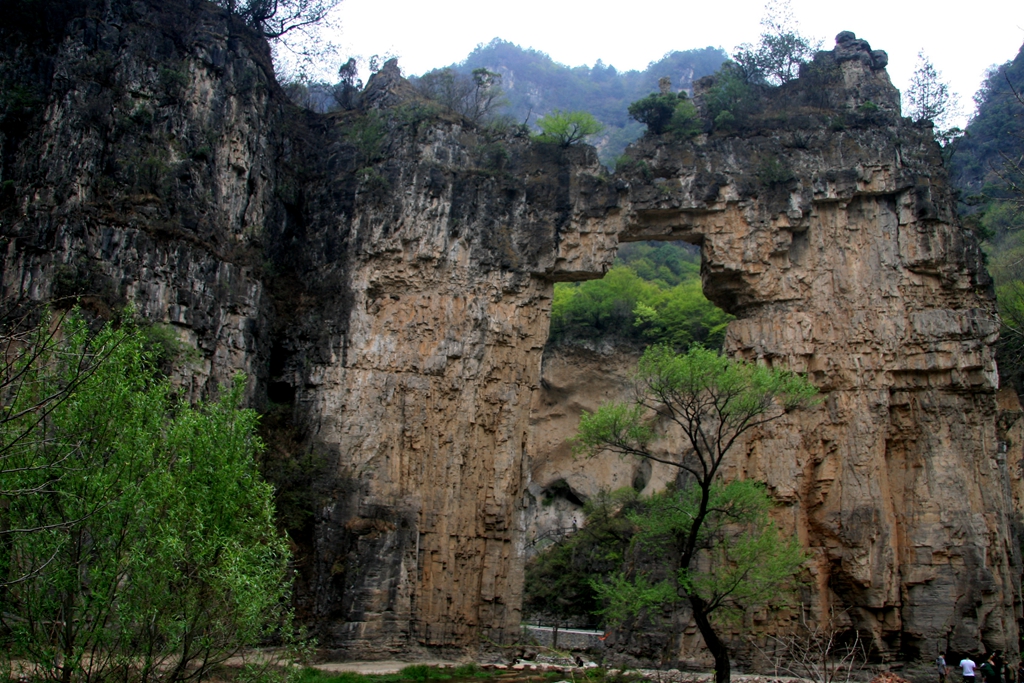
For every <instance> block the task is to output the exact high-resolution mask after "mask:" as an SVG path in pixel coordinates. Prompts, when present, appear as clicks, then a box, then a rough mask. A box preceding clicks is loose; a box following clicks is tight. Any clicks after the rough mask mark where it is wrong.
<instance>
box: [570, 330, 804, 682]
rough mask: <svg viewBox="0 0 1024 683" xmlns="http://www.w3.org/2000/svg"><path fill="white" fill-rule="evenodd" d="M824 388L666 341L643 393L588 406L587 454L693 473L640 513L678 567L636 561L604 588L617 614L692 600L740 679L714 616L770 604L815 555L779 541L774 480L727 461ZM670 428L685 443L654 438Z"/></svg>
mask: <svg viewBox="0 0 1024 683" xmlns="http://www.w3.org/2000/svg"><path fill="white" fill-rule="evenodd" d="M815 394H816V389H815V388H814V387H813V386H812V385H811V384H810V383H808V382H807V380H806V379H804V378H802V377H800V376H799V375H796V374H794V373H791V372H788V371H785V370H777V369H771V368H767V367H764V366H760V365H754V364H750V363H745V362H741V361H735V360H730V359H728V358H726V357H724V356H720V355H719V354H717V353H715V352H714V351H710V350H707V349H704V348H702V347H700V346H693V347H691V348H690V350H689V351H688V352H687V353H685V354H677V353H675V352H673V351H672V350H671V349H670V348H668V347H665V346H654V347H651V348H649V349H648V350H647V351H646V352H645V353H644V355H643V356H642V357H641V359H640V362H639V364H638V367H637V372H636V376H635V380H634V395H635V400H634V401H632V402H612V403H607V404H605V405H603V406H601V407H600V408H599V409H598V410H597V411H596V412H595V413H593V414H591V413H586V412H584V413H583V415H582V417H581V418H580V425H579V431H578V433H577V436H576V446H575V448H576V450H577V451H578V452H581V453H585V454H590V455H593V454H596V453H598V452H600V451H602V450H608V451H611V452H613V453H618V454H620V455H624V456H635V457H640V458H646V459H648V460H652V461H655V462H660V463H664V464H667V465H671V466H673V467H677V468H679V470H681V472H682V473H683V474H684V476H683V477H682V481H683V482H684V483H683V484H682V485H681V486H680V487H679V488H678V489H675V490H669V491H667V492H666V493H664V494H661V495H660V496H656V497H655V498H653V499H652V501H651V502H650V507H649V510H648V511H647V512H645V513H643V514H637V515H635V516H634V517H633V518H632V519H633V521H634V523H635V524H636V526H637V527H638V528H639V531H638V535H637V542H638V544H639V545H640V547H642V548H643V547H646V548H647V550H648V552H653V554H655V555H658V556H661V557H667V558H669V562H670V564H671V566H670V567H669V569H668V570H667V571H665V572H663V573H662V578H660V579H658V580H652V579H651V577H650V576H649V575H648V573H647V572H643V571H637V570H636V569H635V568H634V569H627V570H625V571H623V572H621V573H619V574H617V575H615V576H613V577H611V579H610V580H609V581H608V582H607V583H606V584H604V585H603V586H602V587H601V588H600V593H601V595H602V596H603V598H604V599H605V601H606V602H607V604H608V607H607V608H606V609H605V615H606V616H607V617H608V618H609V619H612V620H615V621H620V622H621V621H623V620H625V619H627V618H629V617H632V616H636V615H638V614H641V613H644V612H647V613H648V614H649V615H650V614H651V613H652V612H653V611H655V610H656V609H660V608H661V607H662V606H664V605H665V604H669V603H674V602H676V601H677V600H678V599H680V598H682V599H685V600H687V601H688V602H689V605H690V607H691V609H692V613H693V618H694V620H695V621H696V623H697V628H698V629H699V630H700V633H701V636H702V637H703V639H704V643H705V644H706V646H707V647H708V650H709V651H710V652H711V654H712V656H713V657H714V659H715V675H716V680H717V681H718V683H728V681H729V680H730V671H731V665H730V662H729V653H728V649H727V647H726V645H725V643H724V642H723V641H722V640H721V639H720V638H719V636H718V633H717V630H716V627H715V626H714V624H713V622H712V620H711V616H712V614H713V613H714V612H716V611H717V610H720V609H721V608H723V607H729V606H734V607H739V606H743V605H744V604H745V605H747V606H749V605H750V604H752V603H756V602H759V601H763V600H764V599H766V598H767V597H768V594H769V593H768V589H769V588H770V587H771V586H772V585H773V584H776V585H777V584H778V583H779V582H780V581H781V580H783V579H784V578H786V577H788V576H792V575H793V573H794V572H795V571H796V569H797V567H798V566H799V564H800V563H801V562H802V561H803V555H802V553H801V551H800V550H799V548H798V547H797V546H796V545H795V544H794V543H793V542H792V541H791V540H790V541H784V540H782V539H781V538H780V537H779V535H778V532H777V531H776V530H775V527H774V525H773V524H772V523H771V521H770V519H769V518H768V516H767V509H768V506H769V504H770V503H769V500H768V498H767V496H766V495H765V492H764V490H763V488H761V487H760V486H758V485H757V484H756V483H752V482H743V481H739V482H732V483H730V484H723V482H722V481H721V477H720V472H721V467H722V464H723V462H724V460H725V456H726V454H727V453H728V452H729V450H730V449H731V448H732V447H733V446H734V445H735V444H736V443H737V441H738V439H739V438H740V437H741V436H742V435H744V434H745V433H747V432H749V431H750V430H751V429H753V428H755V427H757V426H759V425H762V424H764V423H766V422H769V421H771V420H774V419H776V418H778V417H779V416H781V415H782V414H783V413H784V411H786V410H792V409H795V408H798V407H801V406H804V405H807V404H809V403H810V402H812V401H813V399H814V395H815ZM667 425H672V426H673V427H675V428H676V429H678V430H679V432H680V433H681V434H682V438H683V441H682V443H673V442H667V443H666V441H665V440H662V443H663V444H664V445H666V446H667V454H665V453H663V452H662V451H661V450H656V449H655V448H654V444H655V442H656V441H657V440H658V439H659V437H660V436H662V435H663V434H664V431H663V430H664V427H665V426H667Z"/></svg>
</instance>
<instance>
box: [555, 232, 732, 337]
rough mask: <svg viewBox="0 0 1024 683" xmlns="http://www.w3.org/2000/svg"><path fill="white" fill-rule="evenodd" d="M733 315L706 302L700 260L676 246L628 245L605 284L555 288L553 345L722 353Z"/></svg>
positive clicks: (590, 282) (680, 246) (581, 284)
mask: <svg viewBox="0 0 1024 683" xmlns="http://www.w3.org/2000/svg"><path fill="white" fill-rule="evenodd" d="M730 320H732V316H730V315H728V314H727V313H725V312H724V311H722V310H721V309H719V308H717V307H716V306H715V305H714V304H712V303H711V302H710V301H708V300H707V299H706V298H705V297H704V293H703V291H702V290H701V282H700V256H699V254H697V253H696V252H694V251H693V250H692V248H687V247H685V246H683V245H681V244H676V243H672V242H660V243H636V244H626V245H623V246H622V247H620V249H619V259H618V261H617V262H616V265H615V267H613V268H612V269H611V270H609V271H608V273H607V274H606V275H605V276H604V277H603V278H602V279H600V280H591V281H589V282H578V283H558V284H556V285H555V293H554V300H553V301H552V304H551V340H552V341H553V342H555V343H565V342H574V341H595V340H598V339H602V338H605V339H614V340H617V341H621V342H627V343H635V344H649V343H657V342H661V343H667V344H671V345H673V346H674V347H676V348H687V347H688V346H689V345H690V344H692V343H694V342H699V343H701V344H704V345H705V346H708V347H714V348H718V347H720V346H721V345H722V342H723V341H724V335H725V328H726V326H727V325H728V323H729V321H730Z"/></svg>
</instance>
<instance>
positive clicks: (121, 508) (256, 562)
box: [0, 314, 290, 683]
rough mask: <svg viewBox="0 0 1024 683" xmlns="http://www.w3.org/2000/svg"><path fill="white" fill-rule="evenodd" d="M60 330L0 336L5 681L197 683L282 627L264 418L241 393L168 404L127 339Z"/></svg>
mask: <svg viewBox="0 0 1024 683" xmlns="http://www.w3.org/2000/svg"><path fill="white" fill-rule="evenodd" d="M5 322H9V321H5ZM62 323H63V324H61V325H59V326H58V324H57V323H56V322H55V321H52V320H51V319H49V318H47V317H44V318H43V320H42V322H41V323H39V324H38V325H36V326H35V327H34V328H32V329H30V330H27V331H20V330H14V331H11V330H8V329H5V330H4V331H3V333H2V334H0V343H2V344H3V346H4V348H5V354H4V357H3V360H2V362H0V394H2V398H3V410H2V411H0V499H2V501H3V514H2V525H0V633H3V635H4V643H5V646H4V647H3V648H0V668H3V670H5V671H7V672H11V671H12V670H14V671H17V670H19V669H20V670H22V671H34V672H37V675H38V677H39V678H40V679H49V680H61V681H65V682H69V681H101V680H114V679H116V680H123V681H137V680H142V681H151V682H154V683H161V682H164V683H171V682H173V681H185V680H196V681H200V680H203V679H204V678H207V677H208V676H209V675H210V673H211V670H212V668H213V667H215V666H217V665H218V664H220V663H221V662H223V661H225V660H226V659H227V658H228V657H229V656H231V655H233V654H234V653H236V652H237V651H238V650H240V649H242V648H247V647H253V646H256V645H259V644H261V643H263V642H264V641H265V639H266V638H267V637H268V636H269V635H271V634H274V633H279V631H278V629H280V628H281V627H282V626H283V625H284V624H285V623H286V621H287V619H288V618H289V614H288V609H287V599H288V596H289V593H290V582H289V580H288V578H287V562H288V554H289V553H288V546H287V543H286V541H285V539H284V538H283V537H282V536H281V535H280V534H279V533H278V531H277V530H276V528H275V524H274V518H273V491H272V490H271V488H270V486H269V485H267V484H266V483H264V482H263V481H262V480H261V479H260V477H259V475H258V473H257V471H256V463H255V460H254V454H255V453H256V452H257V451H258V450H259V448H260V442H259V439H258V438H257V436H256V434H255V427H256V422H257V416H256V414H255V413H254V412H253V411H251V410H243V409H242V408H240V403H241V400H242V392H243V389H244V386H243V382H242V381H238V382H236V384H235V386H234V388H233V389H228V390H226V391H225V392H224V395H223V397H222V398H221V399H220V400H219V401H216V402H210V403H205V404H202V405H198V406H190V405H188V404H185V403H180V402H178V401H176V400H174V399H173V397H172V393H171V386H170V383H169V382H168V381H167V380H166V379H165V378H163V377H161V376H160V375H159V373H158V372H156V370H155V368H154V365H153V357H152V352H151V351H150V350H148V349H147V339H146V337H145V335H143V334H142V333H141V332H140V331H139V330H137V329H136V328H134V327H133V326H131V325H130V324H126V325H123V326H122V327H121V328H120V329H118V328H115V327H113V326H111V325H108V326H106V327H104V328H103V329H102V330H101V331H100V332H99V333H95V334H94V333H93V332H91V331H90V329H89V328H88V326H87V324H86V323H85V321H84V319H83V318H81V317H80V316H78V315H75V314H73V315H71V316H68V317H67V318H65V319H64V320H63V321H62ZM57 624H59V625H60V628H55V625H57ZM12 667H14V668H13V669H12Z"/></svg>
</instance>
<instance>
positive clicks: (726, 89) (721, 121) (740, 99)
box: [704, 62, 757, 131]
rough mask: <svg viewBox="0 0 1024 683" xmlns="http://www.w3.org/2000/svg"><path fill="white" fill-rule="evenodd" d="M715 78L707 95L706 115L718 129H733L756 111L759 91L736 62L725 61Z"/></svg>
mask: <svg viewBox="0 0 1024 683" xmlns="http://www.w3.org/2000/svg"><path fill="white" fill-rule="evenodd" d="M713 78H714V82H713V84H712V86H711V87H710V88H709V89H708V90H707V92H706V93H705V94H704V107H705V109H706V114H707V117H708V118H709V119H710V120H711V121H712V123H713V126H714V128H715V130H725V131H728V130H732V129H734V128H736V127H737V126H739V125H742V124H743V123H745V122H746V120H747V118H748V117H749V116H750V114H752V113H753V111H754V109H755V108H756V106H757V99H756V93H755V91H754V88H753V87H752V86H751V85H750V83H748V82H747V80H746V78H745V77H744V75H743V72H742V70H741V69H740V68H739V67H738V66H737V65H736V64H735V63H733V62H726V63H725V64H723V65H722V68H721V69H719V70H718V72H717V73H716V74H715V75H714V77H713Z"/></svg>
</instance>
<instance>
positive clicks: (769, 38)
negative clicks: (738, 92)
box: [732, 0, 821, 85]
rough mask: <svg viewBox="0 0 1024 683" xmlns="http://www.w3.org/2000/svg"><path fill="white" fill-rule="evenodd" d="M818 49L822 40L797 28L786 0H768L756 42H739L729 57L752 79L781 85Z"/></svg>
mask: <svg viewBox="0 0 1024 683" xmlns="http://www.w3.org/2000/svg"><path fill="white" fill-rule="evenodd" d="M819 49H821V41H820V40H815V39H813V38H809V37H807V36H805V35H803V34H802V33H801V32H800V28H799V25H798V24H797V21H796V18H795V16H794V14H793V10H792V8H791V7H790V4H789V0H769V2H768V3H767V4H766V5H765V13H764V16H762V17H761V35H760V37H759V38H758V42H757V44H756V45H750V44H749V43H746V44H743V45H740V46H739V48H737V50H736V52H735V54H733V56H732V58H733V60H734V61H735V62H736V64H738V65H739V67H740V69H741V70H742V72H743V74H744V77H745V78H746V79H747V80H748V81H749V82H752V83H767V84H769V85H782V84H783V83H787V82H789V81H791V80H793V79H794V78H796V77H797V76H799V75H800V65H801V64H804V63H806V62H808V61H810V60H811V59H812V58H813V57H814V53H815V52H816V51H818V50H819Z"/></svg>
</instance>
